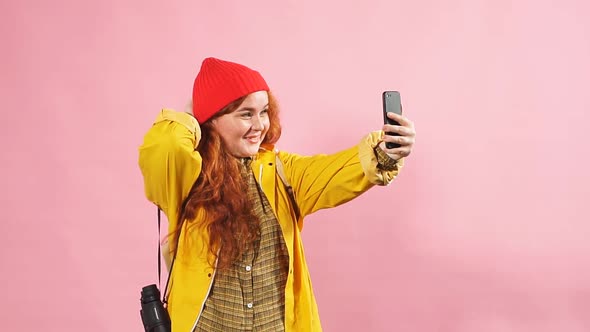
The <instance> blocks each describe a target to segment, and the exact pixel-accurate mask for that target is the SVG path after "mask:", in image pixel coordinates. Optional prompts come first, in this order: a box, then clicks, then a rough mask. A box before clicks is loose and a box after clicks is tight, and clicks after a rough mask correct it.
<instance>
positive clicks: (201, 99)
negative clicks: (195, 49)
mask: <svg viewBox="0 0 590 332" xmlns="http://www.w3.org/2000/svg"><path fill="white" fill-rule="evenodd" d="M268 90H269V89H268V85H267V84H266V81H264V78H262V75H260V73H259V72H257V71H255V70H252V69H250V68H248V67H246V66H243V65H240V64H237V63H233V62H229V61H223V60H219V59H215V58H206V59H205V60H203V63H202V64H201V70H200V71H199V74H197V78H196V79H195V84H194V85H193V114H194V115H195V118H197V120H198V121H199V123H204V122H205V121H207V120H209V119H210V118H211V117H212V116H213V115H215V113H217V112H219V111H221V110H222V109H223V108H224V107H225V106H227V105H229V104H230V103H231V102H233V101H234V100H236V99H239V98H241V97H244V96H246V95H249V94H251V93H253V92H256V91H268Z"/></svg>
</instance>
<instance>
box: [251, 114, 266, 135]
mask: <svg viewBox="0 0 590 332" xmlns="http://www.w3.org/2000/svg"><path fill="white" fill-rule="evenodd" d="M263 129H264V124H263V122H262V119H261V118H260V116H259V115H256V116H253V117H252V130H260V131H261V130H263Z"/></svg>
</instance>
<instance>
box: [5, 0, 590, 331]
mask: <svg viewBox="0 0 590 332" xmlns="http://www.w3.org/2000/svg"><path fill="white" fill-rule="evenodd" d="M164 3H165V2H163V1H158V2H156V1H138V0H133V1H131V0H127V1H73V0H70V1H66V0H60V1H53V2H47V1H45V2H41V1H30V0H25V1H8V2H6V1H4V2H2V4H1V5H0V13H2V16H3V18H2V20H1V21H0V26H1V31H2V52H1V55H0V57H1V60H2V61H1V62H0V66H1V69H2V70H1V73H2V74H1V76H0V77H1V78H0V84H1V86H0V100H2V103H3V111H2V113H3V116H2V118H3V121H1V126H2V130H1V131H0V133H1V135H2V140H3V142H4V144H3V148H2V153H0V165H1V167H2V172H1V175H0V181H1V182H0V186H1V188H2V191H1V194H0V199H1V206H2V208H3V212H2V216H3V217H2V222H1V224H0V225H1V226H0V227H1V228H0V231H1V232H2V236H3V241H2V251H1V252H2V254H1V257H2V272H1V273H0V282H1V284H2V285H3V288H2V289H3V291H2V298H1V300H0V301H1V303H2V304H0V306H2V310H1V311H0V322H2V323H1V324H2V327H1V328H0V329H2V330H6V331H8V330H11V331H39V330H43V331H141V324H140V320H139V314H138V310H139V290H140V288H141V287H142V286H144V285H146V284H148V283H152V282H155V281H156V261H155V258H156V247H155V243H156V215H155V210H154V208H153V207H152V206H151V205H150V204H149V203H148V202H147V201H146V200H145V199H144V196H143V187H142V179H141V175H140V172H139V168H138V166H137V147H138V146H139V145H140V143H141V140H142V137H143V133H144V132H145V131H146V130H147V129H148V128H149V126H150V124H151V122H152V120H153V119H154V117H155V115H156V113H157V112H158V110H159V109H160V108H161V107H173V108H177V109H180V108H182V107H183V105H184V103H185V102H186V100H187V98H188V97H189V96H190V91H191V88H192V81H193V79H194V76H195V75H196V73H197V71H198V68H199V65H200V62H201V60H202V59H203V58H204V57H206V56H217V57H221V58H224V59H229V60H234V61H238V62H242V63H245V64H247V65H249V66H251V67H253V68H256V69H259V70H260V71H261V72H262V73H263V74H264V76H265V77H266V78H267V80H268V82H269V84H270V85H271V86H272V88H273V90H274V91H275V93H276V95H277V96H278V98H279V100H280V102H281V105H282V122H283V125H284V135H283V137H282V139H281V141H280V142H279V147H280V148H282V149H285V150H290V151H294V152H299V153H318V152H331V151H335V150H337V149H340V148H343V147H347V146H350V145H352V144H355V143H356V142H357V141H358V140H359V139H360V137H361V136H362V135H363V134H365V133H366V132H368V131H370V130H374V129H379V128H380V125H381V121H382V117H381V105H380V94H381V92H382V91H383V90H386V89H398V90H400V91H401V92H402V101H403V104H404V112H405V114H406V115H407V116H408V117H410V118H411V119H412V120H413V121H414V122H415V123H416V127H417V132H418V135H419V136H418V140H417V144H416V147H415V150H414V153H413V154H412V156H411V158H410V159H409V160H408V161H407V167H406V168H405V169H404V171H403V173H402V175H401V176H400V177H399V179H398V180H397V181H396V182H395V183H394V184H392V185H391V186H390V187H388V188H376V189H374V190H372V191H370V192H369V193H367V194H366V195H364V196H362V197H360V198H359V199H358V200H356V201H353V202H351V203H350V204H348V205H346V206H343V207H341V208H339V209H334V210H326V211H321V212H320V213H317V214H316V215H313V216H311V217H309V218H308V220H307V224H306V228H305V230H304V239H305V242H306V252H307V257H308V261H309V264H310V269H311V273H312V277H313V281H314V287H315V291H316V295H317V299H318V303H319V307H320V314H321V317H322V320H323V325H324V329H325V330H326V331H457V332H468V331H478V332H488V331H490V332H491V331H535V332H543V331H568V332H569V331H572V332H575V331H588V330H590V241H588V238H589V236H590V225H589V224H588V222H589V221H590V212H589V208H588V197H589V196H590V176H589V175H588V169H589V166H590V162H589V157H588V156H589V152H590V151H589V144H588V139H587V137H586V136H587V135H588V129H589V128H588V127H589V126H588V122H589V121H590V116H589V115H588V111H589V110H590V102H589V99H588V91H587V90H588V87H590V65H589V62H590V61H589V60H590V21H589V20H588V13H589V10H590V5H588V3H587V2H586V1H582V0H578V1H576V0H560V1H555V0H553V1H548V0H541V1H533V0H529V1H525V0H521V1H508V0H493V1H492V0H488V1H481V0H480V1H456V0H455V1H434V0H422V1H399V0H398V1H384V0H382V1H377V0H373V1H364V2H363V4H361V2H356V4H347V3H346V2H345V1H344V2H343V1H312V0H306V1H294V0H290V1H270V0H267V1H208V2H205V1H173V2H168V4H166V5H164Z"/></svg>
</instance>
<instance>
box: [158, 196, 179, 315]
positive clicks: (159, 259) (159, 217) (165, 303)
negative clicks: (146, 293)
mask: <svg viewBox="0 0 590 332" xmlns="http://www.w3.org/2000/svg"><path fill="white" fill-rule="evenodd" d="M160 225H161V210H160V208H158V286H162V285H161V284H162V281H161V279H162V276H161V274H162V258H161V256H162V251H161V249H160V228H161V227H160ZM177 242H178V240H177ZM176 245H177V246H178V244H176ZM177 251H178V250H176V249H175V250H174V256H173V257H172V262H171V263H170V270H169V271H168V277H167V278H166V286H165V287H164V292H163V293H162V303H163V304H164V306H166V305H167V304H168V285H169V284H170V277H171V276H172V268H173V267H174V261H175V260H176V252H177ZM166 254H169V253H166ZM160 289H162V288H160Z"/></svg>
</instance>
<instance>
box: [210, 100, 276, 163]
mask: <svg viewBox="0 0 590 332" xmlns="http://www.w3.org/2000/svg"><path fill="white" fill-rule="evenodd" d="M268 107H269V106H268V93H267V92H266V91H258V92H254V93H251V94H249V95H248V96H247V97H246V99H244V101H243V102H242V104H240V106H238V108H237V109H236V110H235V111H233V112H231V113H227V114H224V115H222V116H220V117H218V118H216V119H213V120H212V121H213V128H214V129H215V130H216V131H217V133H219V135H220V136H221V139H222V140H223V142H224V143H225V145H226V146H227V147H228V149H229V153H230V154H231V155H233V156H234V157H238V158H243V157H252V156H254V155H256V153H258V148H260V143H262V140H263V139H264V136H265V135H266V132H267V131H268V128H269V127H270V120H269V118H268Z"/></svg>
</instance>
